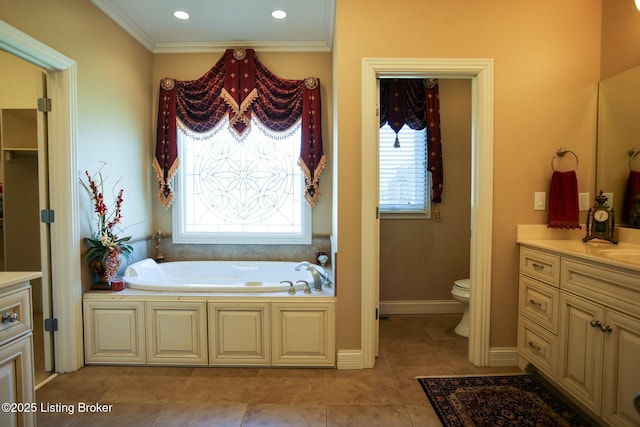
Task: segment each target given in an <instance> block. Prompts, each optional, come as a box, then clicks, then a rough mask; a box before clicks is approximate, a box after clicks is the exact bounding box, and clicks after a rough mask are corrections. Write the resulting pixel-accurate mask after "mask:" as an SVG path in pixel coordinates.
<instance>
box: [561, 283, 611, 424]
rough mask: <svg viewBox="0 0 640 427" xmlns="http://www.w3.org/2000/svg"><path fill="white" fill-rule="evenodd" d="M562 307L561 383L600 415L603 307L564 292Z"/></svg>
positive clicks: (562, 294)
mask: <svg viewBox="0 0 640 427" xmlns="http://www.w3.org/2000/svg"><path fill="white" fill-rule="evenodd" d="M560 306H561V308H560V316H561V321H560V335H559V340H560V364H559V365H560V366H559V383H560V385H561V386H562V387H563V388H564V389H566V390H567V391H568V392H570V393H571V394H572V395H573V396H574V397H575V398H576V399H578V400H580V401H581V402H582V403H583V404H584V405H586V406H587V407H589V408H590V409H591V410H592V411H594V412H595V413H596V414H598V415H600V413H601V396H602V353H603V347H602V346H603V338H604V334H603V332H602V330H601V329H600V325H602V322H604V309H603V307H602V306H600V305H597V304H594V303H592V302H589V301H587V300H584V299H582V298H579V297H576V296H573V295H569V294H565V293H561V296H560Z"/></svg>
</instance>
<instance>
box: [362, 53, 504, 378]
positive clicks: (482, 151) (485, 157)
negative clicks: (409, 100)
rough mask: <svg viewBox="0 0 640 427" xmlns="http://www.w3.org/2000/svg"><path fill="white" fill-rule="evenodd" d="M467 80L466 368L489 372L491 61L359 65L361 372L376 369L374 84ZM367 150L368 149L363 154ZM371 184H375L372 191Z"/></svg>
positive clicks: (371, 61) (374, 60) (397, 61)
mask: <svg viewBox="0 0 640 427" xmlns="http://www.w3.org/2000/svg"><path fill="white" fill-rule="evenodd" d="M427 75H428V76H429V77H432V78H447V79H456V78H459V79H470V80H471V129H472V131H471V239H470V254H471V256H470V261H469V262H470V279H471V283H472V287H471V296H470V299H469V315H470V332H469V353H468V358H469V362H470V363H472V364H473V365H476V366H489V362H490V347H489V344H490V343H489V338H490V336H489V333H490V320H491V319H490V315H491V259H492V253H491V248H492V237H493V230H492V226H493V59H491V58H486V59H484V58H481V59H473V58H471V59H467V58H363V59H362V142H361V143H362V147H363V149H362V184H361V194H362V199H361V202H362V222H361V251H362V263H361V330H360V337H361V348H362V355H361V356H362V364H363V367H364V368H372V367H374V366H375V357H376V353H377V337H378V323H377V320H376V310H377V308H378V304H379V301H378V299H379V298H378V294H379V271H380V268H379V262H380V260H379V246H380V238H379V235H380V230H379V221H378V219H377V217H376V216H377V208H378V199H379V189H378V184H377V183H378V176H377V173H378V172H377V170H378V147H377V144H367V141H375V140H376V139H375V132H376V129H377V126H379V123H378V122H377V119H376V111H375V108H376V104H377V100H376V80H377V79H378V78H380V77H407V78H409V77H425V76H427ZM364 147H367V149H364ZM371 183H375V184H374V185H371Z"/></svg>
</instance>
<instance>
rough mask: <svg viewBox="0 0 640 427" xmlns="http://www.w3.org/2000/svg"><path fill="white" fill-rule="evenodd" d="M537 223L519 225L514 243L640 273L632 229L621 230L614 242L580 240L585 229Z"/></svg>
mask: <svg viewBox="0 0 640 427" xmlns="http://www.w3.org/2000/svg"><path fill="white" fill-rule="evenodd" d="M537 227H539V226H530V225H524V226H520V225H519V226H518V232H517V240H516V241H517V243H519V244H521V245H525V246H529V247H533V248H538V249H546V250H551V251H554V252H558V253H560V254H563V255H570V256H574V257H577V258H582V259H585V260H588V261H596V262H599V263H604V264H609V265H611V266H613V267H618V268H625V269H627V270H633V271H635V272H638V273H640V240H636V237H637V236H636V235H635V234H634V233H631V234H630V233H629V232H627V231H623V232H622V234H621V235H620V240H619V243H618V244H613V243H609V242H607V241H603V240H590V241H588V242H583V241H582V237H583V234H584V231H581V230H542V229H538V228H537ZM543 227H545V229H546V226H543ZM537 231H539V232H537ZM634 231H637V230H634Z"/></svg>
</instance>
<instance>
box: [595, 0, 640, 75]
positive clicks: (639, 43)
mask: <svg viewBox="0 0 640 427" xmlns="http://www.w3.org/2000/svg"><path fill="white" fill-rule="evenodd" d="M636 65H640V11H638V9H636V6H635V3H634V0H603V1H602V56H601V63H600V78H601V79H606V78H607V77H611V76H612V75H614V74H618V73H620V72H622V71H625V70H628V69H629V68H632V67H635V66H636Z"/></svg>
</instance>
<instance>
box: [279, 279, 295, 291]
mask: <svg viewBox="0 0 640 427" xmlns="http://www.w3.org/2000/svg"><path fill="white" fill-rule="evenodd" d="M280 283H282V284H283V285H284V284H285V283H288V284H289V293H290V294H295V293H296V288H295V287H294V286H293V282H292V281H290V280H283V281H282V282H280Z"/></svg>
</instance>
